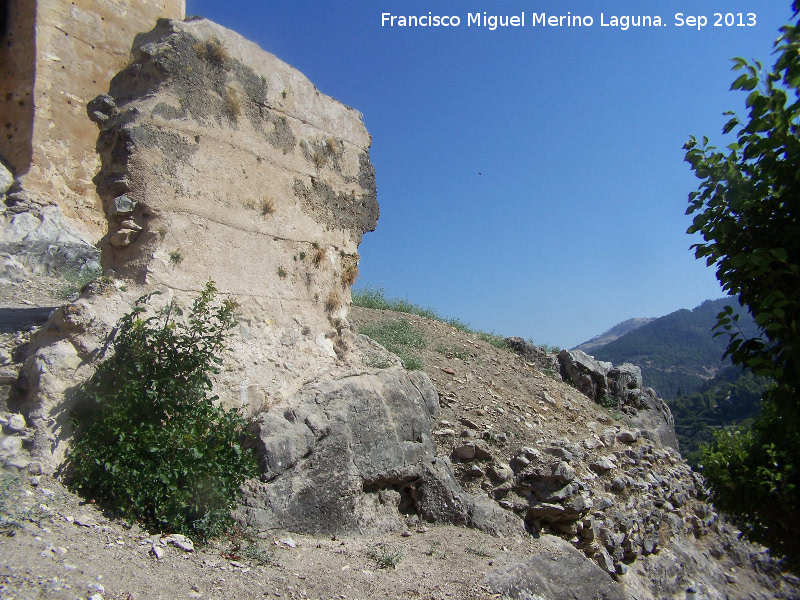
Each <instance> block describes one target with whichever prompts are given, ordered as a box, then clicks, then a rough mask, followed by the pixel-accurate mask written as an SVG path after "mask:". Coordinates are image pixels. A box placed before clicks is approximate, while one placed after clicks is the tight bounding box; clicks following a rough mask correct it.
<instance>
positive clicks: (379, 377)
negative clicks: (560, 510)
mask: <svg viewBox="0 0 800 600" xmlns="http://www.w3.org/2000/svg"><path fill="white" fill-rule="evenodd" d="M438 410H439V398H438V395H437V394H436V390H435V389H434V388H433V386H432V385H431V382H430V380H429V379H428V376H427V375H425V374H422V373H419V372H407V371H404V370H402V369H400V368H397V367H395V368H393V369H386V370H381V371H377V372H375V373H370V374H364V375H358V376H353V377H349V378H346V379H342V380H338V381H330V382H325V383H322V384H318V385H312V386H307V387H305V388H304V389H303V390H302V391H301V392H300V393H299V394H297V395H296V396H294V397H292V398H290V399H289V400H288V401H287V402H286V403H285V404H284V405H282V406H281V407H280V409H277V408H276V409H273V410H270V411H268V412H266V413H264V414H262V415H261V416H259V417H258V419H257V420H256V421H255V424H254V426H255V434H256V439H257V440H258V449H259V454H260V456H261V470H262V476H261V481H251V482H249V483H248V484H247V489H246V493H245V506H244V507H243V508H242V509H240V513H241V514H240V518H242V519H243V520H244V521H245V522H247V523H248V524H249V525H251V526H253V527H255V528H257V529H260V530H269V529H286V530H290V531H301V532H306V533H314V534H338V533H352V532H354V531H355V532H359V533H376V532H382V531H393V530H397V529H402V528H406V527H408V526H410V525H415V524H418V523H419V520H420V519H423V520H426V521H431V522H437V523H453V524H458V525H468V526H474V527H477V528H479V529H483V530H488V531H490V532H493V533H498V534H499V533H502V534H504V535H514V534H516V535H520V534H522V533H523V532H524V529H523V527H522V525H521V523H520V522H519V521H518V520H516V519H514V518H512V517H511V516H510V515H507V514H505V513H504V511H502V510H501V509H499V508H498V507H497V506H496V505H495V504H493V503H490V502H483V503H480V502H478V501H477V500H476V499H475V498H473V497H471V496H469V495H467V494H465V493H464V492H463V491H462V490H461V489H460V487H459V486H458V483H457V482H456V480H455V477H454V476H453V472H452V468H451V466H450V463H449V461H448V460H447V459H446V458H443V457H437V456H436V445H435V444H434V442H433V440H432V438H431V426H432V423H433V421H434V419H435V417H436V414H437V412H438Z"/></svg>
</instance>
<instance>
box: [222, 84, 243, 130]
mask: <svg viewBox="0 0 800 600" xmlns="http://www.w3.org/2000/svg"><path fill="white" fill-rule="evenodd" d="M225 113H226V114H227V115H228V117H229V118H230V120H231V121H234V122H235V121H236V120H237V119H238V118H239V115H241V114H242V103H241V101H240V100H239V94H237V93H236V90H234V89H233V88H228V89H227V90H225Z"/></svg>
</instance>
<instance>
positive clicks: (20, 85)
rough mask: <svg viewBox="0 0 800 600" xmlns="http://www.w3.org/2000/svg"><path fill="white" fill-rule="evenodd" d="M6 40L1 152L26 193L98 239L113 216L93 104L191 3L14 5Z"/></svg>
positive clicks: (56, 0) (44, 0) (46, 1)
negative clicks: (133, 55) (148, 35)
mask: <svg viewBox="0 0 800 600" xmlns="http://www.w3.org/2000/svg"><path fill="white" fill-rule="evenodd" d="M7 7H8V12H7V22H6V33H5V35H4V36H3V38H2V40H0V115H3V116H2V118H1V119H0V156H1V157H2V158H3V159H5V162H6V163H7V164H8V165H9V166H10V167H11V170H12V171H13V172H14V175H15V176H16V177H17V178H18V180H19V181H20V182H21V183H22V185H23V187H24V188H25V189H26V190H28V191H30V192H32V193H34V194H39V195H45V196H48V197H50V198H51V199H52V201H53V202H54V203H57V204H58V206H59V207H60V208H61V210H62V211H63V213H64V214H65V215H66V216H67V218H69V219H70V220H71V221H72V222H73V223H74V224H75V226H76V227H77V228H78V229H79V230H80V231H81V232H82V233H83V234H84V235H86V236H87V237H88V238H90V239H91V240H92V241H97V240H98V239H99V238H100V237H101V235H102V234H103V233H105V218H104V215H103V213H102V210H101V205H100V202H99V200H98V198H97V194H96V192H95V186H94V184H93V183H92V178H93V177H94V176H95V174H96V172H97V169H98V168H99V166H100V161H99V159H98V157H97V153H96V151H95V144H96V142H97V129H96V126H95V125H94V124H93V123H92V122H91V121H90V120H89V118H88V116H87V114H86V103H87V102H88V101H89V100H91V99H92V98H94V97H95V96H97V94H100V93H102V92H105V91H107V90H108V85H109V82H110V80H111V78H112V77H113V76H114V74H116V73H117V72H118V71H119V70H120V69H122V68H123V67H124V66H125V64H127V62H128V61H129V59H130V49H131V46H132V44H133V39H134V36H136V34H138V33H139V32H141V31H147V30H149V29H151V28H152V27H153V24H154V23H155V21H156V19H157V18H159V17H171V18H183V16H184V12H185V0H147V1H142V0H103V1H98V0H75V1H74V2H66V1H64V0H37V1H36V2H34V1H32V0H8V2H7Z"/></svg>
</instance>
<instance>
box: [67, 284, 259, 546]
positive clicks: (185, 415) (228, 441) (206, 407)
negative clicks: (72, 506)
mask: <svg viewBox="0 0 800 600" xmlns="http://www.w3.org/2000/svg"><path fill="white" fill-rule="evenodd" d="M215 292H216V290H215V288H214V285H213V283H212V282H209V283H208V284H207V285H206V288H205V289H204V290H203V292H201V294H200V296H199V297H198V298H197V299H196V300H195V302H194V304H193V306H192V309H191V311H190V313H189V314H188V316H187V318H186V319H185V320H184V319H182V318H181V317H182V316H183V315H182V311H181V309H180V308H179V306H178V305H177V304H176V303H175V302H172V303H170V304H169V305H168V306H167V307H166V308H165V309H164V310H163V311H161V312H160V313H159V314H157V315H155V316H151V317H149V318H144V313H145V310H146V309H145V306H144V303H145V302H147V300H149V298H150V296H151V295H152V294H151V295H148V296H145V297H143V298H140V299H139V300H138V301H137V302H136V305H135V307H134V309H133V311H132V312H130V313H129V314H127V315H125V316H124V317H123V318H122V319H121V320H120V322H119V323H118V330H117V333H116V336H115V338H114V350H115V352H114V355H113V356H112V357H111V358H109V359H107V360H105V361H104V362H103V363H102V364H101V365H100V367H99V368H98V370H97V372H96V373H95V375H94V377H92V379H90V380H89V381H88V382H87V383H85V384H84V385H83V387H82V389H81V392H82V395H83V396H84V399H85V401H86V402H84V403H83V406H84V408H83V410H81V411H79V413H78V417H77V421H78V424H79V429H78V431H79V433H78V436H77V439H76V441H75V443H74V444H73V449H72V452H71V455H70V462H71V467H72V477H71V484H72V486H73V487H74V488H76V489H77V490H79V491H81V492H82V493H84V494H85V495H88V496H89V497H91V498H92V499H96V500H97V501H99V502H101V503H102V504H105V505H107V506H109V507H111V508H112V509H114V510H115V511H117V512H119V513H121V514H122V515H123V516H125V517H128V518H132V519H136V520H140V521H142V522H143V524H145V525H147V526H148V527H149V528H152V529H155V530H157V531H163V532H169V533H183V534H184V535H189V536H192V537H193V538H195V539H197V540H199V541H204V540H205V539H207V538H209V537H213V536H214V535H216V534H218V533H220V532H221V531H222V529H223V528H224V527H225V526H226V525H227V524H228V523H229V521H230V510H231V508H232V507H233V506H234V504H235V502H236V499H237V498H238V496H239V486H240V485H241V484H242V482H243V481H244V480H245V479H246V478H248V477H252V476H254V475H255V474H256V468H257V467H256V462H255V458H254V457H253V453H252V450H249V449H244V448H242V446H241V445H240V437H241V436H242V434H243V431H244V426H245V422H244V420H243V419H242V417H240V416H239V415H238V413H237V412H236V411H235V410H225V409H223V408H221V407H218V406H215V405H214V401H215V400H217V397H216V396H209V395H208V392H209V391H210V390H211V379H210V376H209V375H210V374H211V373H216V372H218V366H219V365H220V364H221V362H222V360H221V358H220V354H221V353H222V351H223V349H224V342H225V336H226V333H227V332H228V330H229V329H230V328H231V327H232V326H233V325H234V324H235V319H234V309H235V306H236V305H235V303H234V302H232V301H230V300H226V301H223V302H222V303H216V302H215V301H214V295H215Z"/></svg>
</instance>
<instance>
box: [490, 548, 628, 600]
mask: <svg viewBox="0 0 800 600" xmlns="http://www.w3.org/2000/svg"><path fill="white" fill-rule="evenodd" d="M542 539H543V540H544V541H546V543H547V544H548V546H550V547H549V548H547V550H549V552H548V551H546V550H545V549H544V548H542V549H539V552H537V553H535V554H533V555H531V556H529V557H526V558H519V557H513V556H512V557H510V558H509V559H507V560H504V561H503V562H502V563H501V564H500V565H498V566H497V567H495V568H494V569H492V570H491V571H490V572H489V574H488V575H487V576H486V579H485V580H484V585H485V586H486V587H487V588H489V589H491V590H492V591H494V592H495V593H497V594H498V595H502V596H503V598H518V599H525V598H528V599H534V598H547V599H548V600H596V599H598V598H601V599H603V600H623V599H624V598H626V595H625V593H624V591H623V589H622V587H621V586H619V585H618V584H616V583H615V582H614V581H613V580H612V579H611V578H610V577H609V576H608V574H607V573H604V572H603V570H602V569H601V568H600V567H598V566H597V565H595V564H594V563H593V562H591V561H589V560H587V559H586V558H585V557H584V556H583V555H582V554H581V553H580V552H578V551H576V550H575V549H574V548H572V547H571V546H570V545H569V544H568V543H566V542H564V541H562V540H560V539H558V538H553V536H542ZM612 566H613V564H612ZM612 572H613V571H612Z"/></svg>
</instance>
